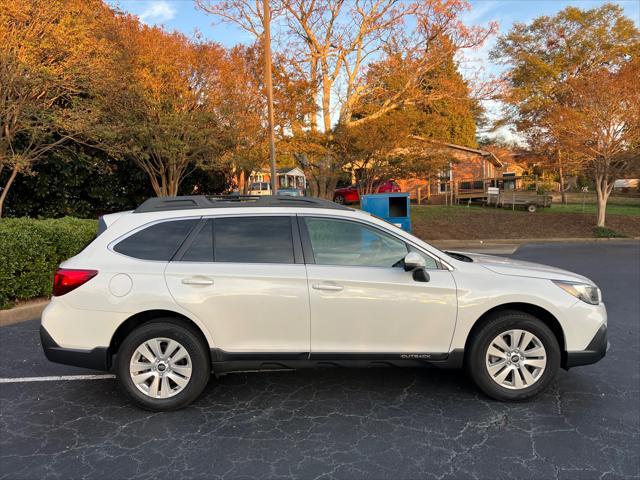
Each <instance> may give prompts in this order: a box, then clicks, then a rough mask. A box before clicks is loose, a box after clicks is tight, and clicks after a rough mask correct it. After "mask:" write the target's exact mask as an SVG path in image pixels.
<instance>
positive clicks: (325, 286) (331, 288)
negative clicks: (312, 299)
mask: <svg viewBox="0 0 640 480" xmlns="http://www.w3.org/2000/svg"><path fill="white" fill-rule="evenodd" d="M311 288H313V289H314V290H324V291H326V292H341V291H342V290H344V287H343V286H342V285H336V284H335V283H314V284H313V285H311Z"/></svg>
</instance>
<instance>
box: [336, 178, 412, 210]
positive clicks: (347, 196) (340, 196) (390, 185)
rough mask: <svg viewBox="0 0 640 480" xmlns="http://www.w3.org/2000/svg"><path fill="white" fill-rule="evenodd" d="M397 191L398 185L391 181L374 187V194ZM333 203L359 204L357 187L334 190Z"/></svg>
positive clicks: (398, 189)
mask: <svg viewBox="0 0 640 480" xmlns="http://www.w3.org/2000/svg"><path fill="white" fill-rule="evenodd" d="M399 191H400V185H398V184H397V183H396V182H394V181H393V180H387V181H385V182H381V183H378V184H376V185H375V187H374V193H390V192H399ZM333 201H334V202H336V203H338V204H340V205H343V204H347V203H359V202H360V194H359V193H358V185H351V186H349V187H344V188H338V189H336V191H335V192H334V193H333Z"/></svg>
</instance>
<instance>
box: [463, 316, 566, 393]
mask: <svg viewBox="0 0 640 480" xmlns="http://www.w3.org/2000/svg"><path fill="white" fill-rule="evenodd" d="M466 363H467V365H466V366H467V370H468V371H469V373H470V375H471V377H472V378H473V380H474V382H475V383H476V385H477V386H478V387H479V388H480V390H482V391H483V392H484V393H485V394H487V395H489V396H490V397H492V398H495V399H496V400H503V401H507V400H526V399H528V398H531V397H534V396H535V395H537V394H539V393H540V392H542V391H543V390H544V389H545V388H547V386H548V385H549V384H550V383H551V382H552V381H553V379H554V378H555V376H556V374H557V373H558V369H559V367H560V347H559V345H558V341H557V340H556V337H555V335H554V334H553V332H552V331H551V330H550V329H549V327H547V326H546V325H545V324H544V323H543V322H542V321H541V320H539V319H538V318H536V317H534V316H533V315H529V314H527V313H524V312H515V311H514V312H501V313H499V314H498V315H496V316H494V317H493V318H492V319H491V321H489V322H487V323H486V324H485V325H484V326H483V327H482V328H481V329H480V330H479V331H478V332H476V333H475V335H474V337H473V338H472V339H471V348H470V352H469V356H468V358H467V362H466Z"/></svg>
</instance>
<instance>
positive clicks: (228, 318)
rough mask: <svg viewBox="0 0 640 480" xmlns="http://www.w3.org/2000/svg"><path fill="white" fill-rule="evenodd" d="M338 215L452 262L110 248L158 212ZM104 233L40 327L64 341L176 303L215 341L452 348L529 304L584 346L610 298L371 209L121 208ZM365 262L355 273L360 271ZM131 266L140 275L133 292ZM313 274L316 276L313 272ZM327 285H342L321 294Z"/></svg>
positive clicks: (104, 338) (298, 348)
mask: <svg viewBox="0 0 640 480" xmlns="http://www.w3.org/2000/svg"><path fill="white" fill-rule="evenodd" d="M265 214H279V215H291V214H298V215H329V216H331V217H343V218H345V219H347V220H358V221H361V222H366V223H369V224H373V225H375V226H377V227H379V228H382V229H384V230H385V231H387V232H388V233H390V234H392V235H395V236H397V237H401V238H402V239H404V240H405V241H406V242H407V243H409V244H410V245H413V246H414V247H417V248H419V249H421V250H423V251H424V252H427V253H429V254H430V255H432V256H434V257H436V258H439V259H440V260H442V262H443V265H444V266H445V267H446V268H445V269H443V270H438V271H432V270H430V271H429V273H430V275H431V282H429V283H419V282H414V281H413V280H411V273H410V272H404V271H403V270H402V269H397V268H396V269H387V270H386V271H384V272H379V271H378V270H379V269H377V268H367V267H355V268H350V267H340V268H337V267H323V266H319V265H311V264H309V265H306V266H305V265H304V264H296V265H274V264H222V263H213V264H197V263H192V264H188V265H186V264H185V263H186V262H185V263H183V262H154V261H147V260H138V259H134V258H130V257H127V256H124V255H121V254H119V253H116V252H114V251H113V250H112V249H111V247H112V246H113V245H114V244H116V243H117V242H118V241H120V240H121V239H122V238H124V237H125V236H126V235H129V234H131V233H132V232H134V231H136V230H137V229H140V228H143V227H144V226H146V225H149V224H151V223H153V222H157V221H166V220H169V219H178V218H199V217H202V216H208V217H211V216H217V215H226V216H228V215H232V216H239V215H265ZM103 220H104V221H105V224H106V225H107V227H108V228H107V230H106V232H104V233H102V234H101V235H100V236H98V237H97V238H96V240H94V242H92V243H91V244H90V245H89V246H88V247H87V248H86V249H85V250H84V251H82V252H81V253H80V254H78V255H77V256H75V257H73V258H71V259H69V260H68V261H66V262H64V264H63V265H62V266H63V267H65V268H79V269H95V270H98V271H99V273H98V275H97V276H96V277H95V278H93V279H91V280H90V281H88V282H87V283H85V284H84V285H82V286H80V287H79V288H77V289H75V290H73V291H72V292H70V293H67V294H66V295H64V296H62V297H60V298H56V297H54V298H53V299H52V301H51V303H50V305H49V306H48V307H47V308H46V310H45V312H44V314H43V316H42V325H43V327H44V328H46V330H47V331H48V332H49V334H50V335H51V337H52V338H53V339H54V340H55V342H56V343H57V344H59V345H60V346H61V347H68V348H73V349H86V350H90V349H92V348H94V347H107V346H108V345H109V344H110V341H111V339H112V337H113V334H114V332H115V331H116V329H117V328H118V326H120V325H121V324H122V323H124V322H125V321H126V320H127V319H128V318H130V317H131V316H132V315H135V314H138V313H141V312H145V311H149V310H167V311H169V312H176V313H178V314H180V315H183V316H185V317H186V318H188V319H190V320H192V321H193V322H194V323H195V324H196V325H197V327H198V328H199V329H200V330H201V331H202V333H203V334H204V336H205V338H206V339H207V342H208V344H209V346H210V348H218V349H222V350H225V351H230V352H233V351H244V352H247V351H248V352H263V351H264V352H267V351H271V352H274V351H275V352H277V351H290V352H305V351H306V352H313V351H323V352H345V351H349V352H365V351H366V352H398V353H400V352H415V353H420V352H443V353H446V352H451V351H453V350H456V349H462V348H464V346H465V342H466V340H467V338H468V335H469V332H470V331H471V329H472V328H473V325H474V324H475V323H476V322H477V321H478V319H479V318H480V317H481V316H482V315H483V314H484V313H486V312H487V311H489V310H491V309H492V308H494V307H499V306H502V305H505V304H511V303H519V304H523V303H525V304H531V305H534V306H537V307H540V308H542V309H544V310H546V311H547V312H549V313H550V314H551V315H553V316H554V317H555V318H556V319H557V320H558V322H559V324H560V326H561V328H562V331H563V335H564V339H565V345H563V346H562V347H563V348H564V349H566V350H567V351H580V350H582V349H584V348H585V347H586V346H587V345H588V344H589V342H590V340H591V339H592V338H593V336H594V334H595V332H597V331H598V329H599V328H600V327H601V326H602V325H604V324H606V321H607V318H606V310H605V307H604V304H602V303H600V305H589V304H587V303H585V302H582V301H580V300H577V299H576V298H574V297H573V296H571V295H570V294H568V293H566V292H565V291H564V290H562V289H560V288H559V287H557V286H556V285H554V284H553V282H551V281H550V280H552V279H555V280H564V281H573V282H582V283H589V284H593V282H591V281H590V280H588V279H586V278H585V277H582V276H580V275H577V274H573V273H571V272H566V271H564V270H560V269H556V268H553V267H546V266H540V265H537V264H529V263H526V262H516V261H512V260H507V259H501V258H497V257H489V256H481V255H475V254H469V256H471V257H472V258H473V259H474V262H473V263H468V262H464V261H460V260H457V259H455V258H454V257H452V256H449V255H447V254H446V253H444V252H441V251H439V250H437V249H436V248H434V247H432V246H430V245H429V244H427V243H425V242H423V241H421V240H420V239H418V238H416V237H414V236H412V235H410V234H409V233H407V232H405V231H403V230H401V229H400V228H397V227H395V226H393V225H391V224H389V223H387V222H384V221H382V220H380V219H377V218H375V217H373V216H371V215H369V214H366V213H364V212H360V211H353V210H337V209H335V210H330V209H320V208H304V207H296V208H290V207H288V208H278V207H243V208H214V209H210V208H209V209H206V208H203V209H191V210H186V211H185V210H176V211H158V212H148V213H132V212H122V213H118V214H113V215H108V216H105V217H104V218H103ZM356 270H357V271H356ZM123 275H126V276H128V277H129V278H130V280H131V285H130V288H129V289H128V291H127V288H126V287H127V280H126V279H123ZM199 275H200V276H205V277H210V278H211V279H212V280H213V281H214V285H213V286H212V287H211V288H209V287H201V286H196V287H194V286H189V287H187V286H185V285H183V284H182V283H181V282H182V279H183V278H185V276H199ZM307 275H308V280H307ZM321 282H329V283H330V282H336V283H340V284H341V285H342V286H343V287H344V289H343V290H341V291H339V292H327V291H318V290H315V289H314V288H313V285H314V284H316V283H321Z"/></svg>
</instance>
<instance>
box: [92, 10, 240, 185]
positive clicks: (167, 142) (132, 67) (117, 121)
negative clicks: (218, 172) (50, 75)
mask: <svg viewBox="0 0 640 480" xmlns="http://www.w3.org/2000/svg"><path fill="white" fill-rule="evenodd" d="M118 20H119V22H118V25H117V29H116V31H115V33H114V37H113V39H112V45H113V48H114V49H115V50H116V51H117V52H118V55H119V57H118V58H119V61H118V66H117V68H118V75H117V80H116V84H115V85H113V88H112V90H111V95H109V96H105V97H104V98H101V99H100V100H101V102H100V104H99V105H97V107H96V112H97V117H98V118H97V119H96V121H95V124H96V125H97V126H96V127H95V128H93V129H91V130H90V131H88V132H87V137H88V141H89V142H92V143H93V144H95V145H96V146H98V147H100V148H102V149H104V150H105V151H107V152H109V154H110V155H112V156H113V157H115V158H125V157H126V158H131V159H133V160H134V161H135V163H136V164H137V165H138V167H139V168H141V169H142V170H143V171H144V172H145V173H146V174H147V177H148V178H149V181H150V183H151V186H152V188H153V190H154V192H155V193H156V195H158V196H167V195H177V193H178V189H179V187H180V184H181V182H182V180H183V179H184V177H185V176H186V175H187V174H188V173H189V172H190V171H191V170H192V169H193V168H194V166H196V165H203V166H213V165H215V164H216V163H217V162H218V160H219V157H220V154H221V147H222V146H221V142H220V128H221V125H220V120H219V112H218V107H219V105H220V99H221V96H220V85H219V83H220V77H221V73H222V72H221V65H222V64H223V62H224V56H225V51H224V49H223V48H222V47H220V46H219V45H217V44H214V43H208V42H198V41H192V40H189V39H188V38H186V37H185V36H184V35H182V34H180V33H177V32H171V33H170V32H166V31H164V30H163V29H161V28H158V27H150V26H146V25H143V24H142V23H140V22H139V20H138V19H137V18H135V17H132V16H126V15H121V16H119V18H118ZM226 73H227V74H229V75H231V73H230V72H226Z"/></svg>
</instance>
